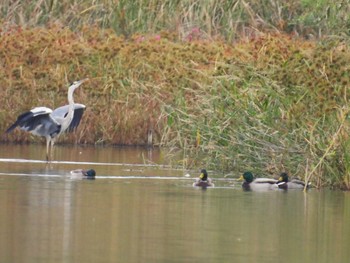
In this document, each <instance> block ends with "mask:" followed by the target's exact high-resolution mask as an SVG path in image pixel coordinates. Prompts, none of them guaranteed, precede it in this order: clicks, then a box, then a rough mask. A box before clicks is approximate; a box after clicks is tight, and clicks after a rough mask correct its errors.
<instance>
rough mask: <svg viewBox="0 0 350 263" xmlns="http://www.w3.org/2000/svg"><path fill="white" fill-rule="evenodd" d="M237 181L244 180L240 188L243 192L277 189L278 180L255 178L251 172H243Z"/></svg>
mask: <svg viewBox="0 0 350 263" xmlns="http://www.w3.org/2000/svg"><path fill="white" fill-rule="evenodd" d="M239 180H244V182H243V184H242V188H243V189H244V190H253V191H257V190H272V189H277V186H276V183H277V182H278V180H276V179H270V178H255V179H254V176H253V174H252V173H251V172H245V173H243V175H241V177H240V178H239Z"/></svg>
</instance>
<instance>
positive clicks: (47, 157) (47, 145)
mask: <svg viewBox="0 0 350 263" xmlns="http://www.w3.org/2000/svg"><path fill="white" fill-rule="evenodd" d="M50 142H51V138H46V162H49V161H50V159H49V152H50Z"/></svg>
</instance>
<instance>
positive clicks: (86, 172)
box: [83, 169, 96, 178]
mask: <svg viewBox="0 0 350 263" xmlns="http://www.w3.org/2000/svg"><path fill="white" fill-rule="evenodd" d="M83 175H84V176H86V177H89V178H94V177H95V175H96V172H95V170H94V169H90V170H84V171H83Z"/></svg>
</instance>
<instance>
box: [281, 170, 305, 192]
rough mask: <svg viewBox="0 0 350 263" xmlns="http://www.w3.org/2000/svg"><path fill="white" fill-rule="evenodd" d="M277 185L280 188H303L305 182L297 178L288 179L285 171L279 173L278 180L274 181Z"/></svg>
mask: <svg viewBox="0 0 350 263" xmlns="http://www.w3.org/2000/svg"><path fill="white" fill-rule="evenodd" d="M276 184H277V185H278V188H281V189H304V188H305V182H304V181H302V180H298V179H292V180H291V181H289V177H288V174H287V173H281V174H280V177H279V179H278V182H277V183H276ZM310 185H311V183H309V184H308V185H307V188H308V187H310Z"/></svg>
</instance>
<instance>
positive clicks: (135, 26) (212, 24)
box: [0, 0, 350, 40]
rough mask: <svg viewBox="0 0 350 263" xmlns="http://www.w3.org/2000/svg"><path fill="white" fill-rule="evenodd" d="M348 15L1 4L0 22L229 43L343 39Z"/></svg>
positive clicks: (22, 0)
mask: <svg viewBox="0 0 350 263" xmlns="http://www.w3.org/2000/svg"><path fill="white" fill-rule="evenodd" d="M349 10H350V5H349V3H348V2H347V1H341V0H338V1H331V0H318V1H310V0H306V1H296V0H292V1H284V0H275V1H258V0H252V1H244V0H237V1H226V0H207V1H198V0H188V1H173V0H150V1H148V0H135V1H127V0H119V1H109V0H96V1H87V0H66V1H58V0H34V1H31V0H17V1H10V0H5V1H2V2H1V4H0V19H1V20H2V21H5V22H7V23H8V24H9V25H13V24H17V25H21V26H26V27H28V26H29V27H35V26H43V25H45V26H47V25H49V24H52V23H60V24H62V25H64V26H69V27H70V28H71V29H74V30H80V28H81V27H82V26H84V25H88V24H89V25H97V26H99V27H101V28H113V29H114V31H115V32H116V33H118V34H122V35H124V36H125V37H130V36H132V35H134V34H135V33H140V32H141V33H145V32H147V33H156V32H159V31H160V30H167V31H174V32H176V33H177V34H179V35H181V37H183V38H193V37H196V35H197V33H198V29H200V30H201V31H202V34H201V37H206V38H211V37H217V36H220V37H224V38H225V39H227V40H234V39H237V38H239V37H241V36H246V37H250V36H253V35H256V34H257V33H258V32H261V31H262V32H266V31H267V30H269V31H270V32H285V33H292V32H293V33H294V34H297V35H301V36H305V37H322V36H325V35H343V34H344V33H345V34H347V35H349V31H348V23H349V16H348V14H349ZM193 29H195V30H194V31H193ZM203 35H204V36H203Z"/></svg>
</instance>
